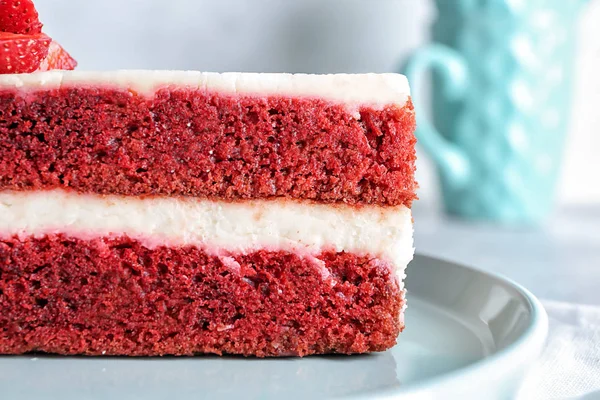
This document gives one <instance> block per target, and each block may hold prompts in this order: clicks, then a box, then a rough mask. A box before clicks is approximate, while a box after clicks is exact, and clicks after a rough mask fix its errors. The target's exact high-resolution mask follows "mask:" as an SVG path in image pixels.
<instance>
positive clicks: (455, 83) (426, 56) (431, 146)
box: [403, 44, 471, 187]
mask: <svg viewBox="0 0 600 400" xmlns="http://www.w3.org/2000/svg"><path fill="white" fill-rule="evenodd" d="M429 69H432V70H435V71H437V72H438V73H439V74H440V75H441V77H442V79H443V85H442V86H443V87H442V90H443V93H444V95H445V96H446V97H448V98H449V99H451V100H457V99H460V98H461V97H463V96H464V95H465V93H466V89H467V84H468V68H467V63H466V61H465V60H464V58H463V57H462V56H461V55H460V54H459V53H458V52H456V51H455V50H452V49H451V48H449V47H447V46H444V45H440V44H432V45H428V46H426V47H424V48H422V49H420V50H417V52H416V53H414V54H413V55H412V56H411V57H410V58H409V59H408V61H407V62H406V64H405V66H404V68H403V73H404V74H405V75H406V77H407V78H408V80H409V81H410V83H411V86H412V87H413V88H420V87H421V82H422V79H423V77H424V76H425V73H426V72H427V71H428V70H429ZM414 92H416V91H414ZM412 100H413V103H414V106H415V110H416V111H417V130H416V136H417V139H418V140H419V144H421V145H422V146H423V148H424V149H425V151H426V152H427V153H428V154H429V155H430V156H431V157H432V158H433V160H434V162H435V163H436V164H437V166H438V168H439V170H440V171H441V173H442V174H444V175H445V176H446V177H447V178H448V180H449V183H450V184H452V185H454V186H458V187H461V186H464V185H465V184H466V183H467V182H468V180H469V179H470V174H471V166H470V163H469V159H468V157H467V155H466V154H465V153H464V152H463V151H462V150H461V149H460V148H459V147H458V146H456V145H455V144H453V143H451V142H450V141H448V140H447V139H446V138H445V137H444V136H442V135H441V134H440V132H438V130H437V129H436V128H435V127H434V126H433V124H432V123H431V122H430V120H429V118H427V117H426V116H425V115H424V112H423V110H425V108H424V107H423V104H422V103H421V96H420V95H419V94H416V93H413V95H412Z"/></svg>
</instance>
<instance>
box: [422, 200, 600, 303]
mask: <svg viewBox="0 0 600 400" xmlns="http://www.w3.org/2000/svg"><path fill="white" fill-rule="evenodd" d="M413 211H414V220H415V247H416V249H417V252H418V253H421V254H425V255H431V256H435V257H439V258H443V259H447V260H450V261H455V262H459V263H462V264H466V265H469V266H472V267H476V268H479V269H482V270H485V271H491V272H495V273H498V274H501V275H504V276H506V277H508V278H510V279H512V280H514V281H516V282H517V283H520V284H521V285H523V286H525V287H526V288H527V289H529V290H530V291H532V292H533V293H534V294H535V295H536V296H537V297H539V298H540V299H542V300H557V301H565V302H570V303H582V304H595V305H600V205H589V206H572V207H563V208H560V209H558V210H557V211H556V212H555V214H554V215H552V216H551V217H550V218H549V219H548V222H547V223H546V224H545V225H543V226H540V227H538V228H515V227H511V228H508V227H500V226H498V225H490V224H484V223H473V222H469V221H464V220H459V219H456V218H451V217H446V216H444V215H442V213H441V212H440V211H439V210H438V208H437V207H436V206H435V205H433V204H430V203H424V202H417V203H416V204H415V205H414V207H413Z"/></svg>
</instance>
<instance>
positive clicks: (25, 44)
mask: <svg viewBox="0 0 600 400" xmlns="http://www.w3.org/2000/svg"><path fill="white" fill-rule="evenodd" d="M41 30H42V24H41V23H40V21H39V19H38V13H37V11H36V9H35V6H34V4H33V2H32V1H30V0H0V74H22V73H30V72H34V71H48V70H52V69H63V70H71V69H74V68H75V67H76V66H77V62H76V61H75V60H74V59H73V57H71V56H70V55H69V53H67V52H66V51H65V49H63V48H62V46H61V45H60V44H58V43H57V42H56V41H54V40H52V38H50V37H49V36H47V35H45V34H44V33H42V32H41Z"/></svg>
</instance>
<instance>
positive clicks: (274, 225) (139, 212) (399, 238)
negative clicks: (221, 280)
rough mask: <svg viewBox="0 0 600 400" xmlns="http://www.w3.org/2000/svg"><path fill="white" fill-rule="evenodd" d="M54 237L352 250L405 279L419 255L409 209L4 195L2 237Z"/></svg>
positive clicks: (243, 248) (0, 199)
mask: <svg viewBox="0 0 600 400" xmlns="http://www.w3.org/2000/svg"><path fill="white" fill-rule="evenodd" d="M49 233H64V234H67V235H69V236H74V237H80V238H84V239H89V238H92V237H98V236H112V235H127V236H129V237H131V238H135V239H138V240H140V241H142V242H143V243H144V244H145V245H147V246H149V247H153V246H158V245H168V246H179V245H194V246H198V247H203V248H206V249H207V250H209V251H221V250H224V251H227V252H232V253H239V252H241V253H246V252H250V251H252V250H255V249H262V248H267V249H272V250H289V251H300V252H305V253H307V254H308V255H311V254H315V255H316V254H319V253H320V252H321V251H324V250H325V251H327V250H335V251H338V252H341V251H346V252H351V253H358V254H369V255H372V256H375V257H378V258H382V259H384V260H387V261H389V262H391V263H392V264H393V265H394V266H395V267H396V268H397V272H398V274H399V276H400V278H403V277H404V268H405V267H406V265H407V264H408V262H409V261H410V260H411V259H412V256H413V239H412V233H413V226H412V218H411V211H410V209H409V208H407V207H404V206H398V207H378V206H361V207H352V206H348V205H338V204H336V205H326V204H317V203H312V202H303V201H291V200H251V201H240V202H225V201H213V200H201V199H194V198H181V197H145V198H139V197H127V196H101V195H92V194H77V193H74V192H67V191H63V190H52V191H24V192H13V191H3V192H0V236H7V235H10V236H12V235H19V236H29V235H43V234H49Z"/></svg>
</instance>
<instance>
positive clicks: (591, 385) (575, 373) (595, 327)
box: [519, 301, 600, 400]
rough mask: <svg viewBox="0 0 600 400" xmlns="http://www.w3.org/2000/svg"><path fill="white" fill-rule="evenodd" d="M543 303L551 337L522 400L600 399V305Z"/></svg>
mask: <svg viewBox="0 0 600 400" xmlns="http://www.w3.org/2000/svg"><path fill="white" fill-rule="evenodd" d="M543 303H544V307H545V308H546V311H547V312H548V318H549V321H550V329H549V332H548V340H547V342H546V347H545V349H544V351H543V353H542V355H541V357H540V359H539V360H538V361H537V363H536V364H535V366H534V367H533V368H532V369H531V371H530V372H529V373H528V375H527V377H526V379H525V382H524V385H523V388H522V389H521V391H520V396H519V399H532V400H535V399H578V398H579V399H585V400H591V399H600V307H597V306H588V305H585V306H584V305H575V304H568V303H559V302H555V301H544V302H543Z"/></svg>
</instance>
